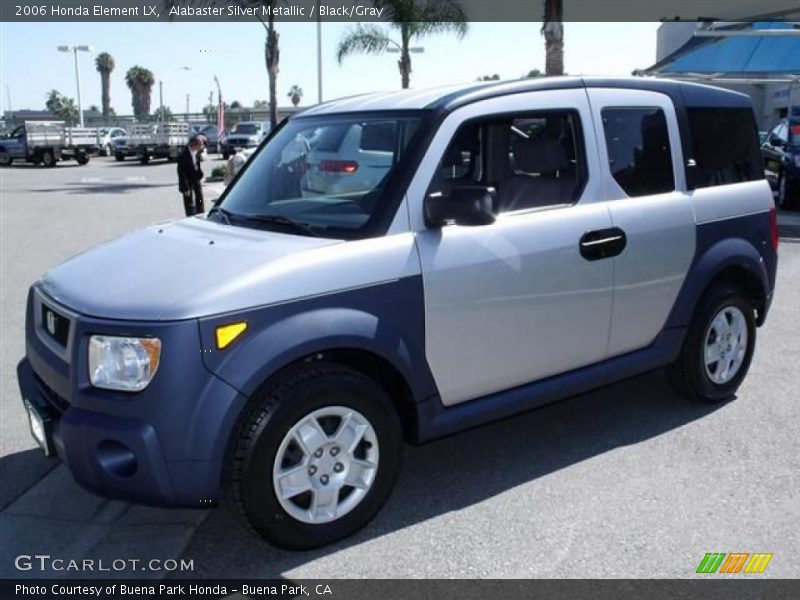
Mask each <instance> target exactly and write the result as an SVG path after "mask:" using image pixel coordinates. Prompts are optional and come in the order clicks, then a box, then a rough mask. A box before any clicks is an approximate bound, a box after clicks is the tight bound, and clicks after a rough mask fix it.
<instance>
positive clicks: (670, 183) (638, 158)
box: [602, 108, 675, 197]
mask: <svg viewBox="0 0 800 600" xmlns="http://www.w3.org/2000/svg"><path fill="white" fill-rule="evenodd" d="M602 116H603V131H604V132H605V138H606V148H608V166H609V169H610V170H611V175H612V176H613V177H614V180H615V181H616V182H617V183H618V184H619V186H620V187H621V188H622V189H623V190H624V191H625V193H626V194H627V195H628V196H631V197H637V196H648V195H650V194H664V193H667V192H671V191H673V190H674V189H675V178H674V177H673V173H672V151H671V149H670V145H669V131H668V130H667V120H666V117H665V116H664V111H662V110H661V109H660V108H604V109H603V111H602Z"/></svg>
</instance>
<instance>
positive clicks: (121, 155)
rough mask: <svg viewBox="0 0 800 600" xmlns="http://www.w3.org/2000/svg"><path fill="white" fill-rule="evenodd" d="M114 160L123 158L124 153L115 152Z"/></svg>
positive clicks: (118, 160)
mask: <svg viewBox="0 0 800 600" xmlns="http://www.w3.org/2000/svg"><path fill="white" fill-rule="evenodd" d="M114 160H116V161H117V162H122V161H123V160H125V155H124V154H120V153H119V152H117V153H116V154H115V155H114Z"/></svg>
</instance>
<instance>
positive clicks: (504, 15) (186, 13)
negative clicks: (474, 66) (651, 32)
mask: <svg viewBox="0 0 800 600" xmlns="http://www.w3.org/2000/svg"><path fill="white" fill-rule="evenodd" d="M441 1H443V0H416V3H417V4H418V6H419V7H421V9H422V10H423V12H424V7H425V6H426V5H427V4H428V3H437V2H441ZM448 2H450V3H451V4H452V5H454V6H456V7H457V9H460V10H457V11H456V12H453V13H452V14H453V15H455V17H454V20H460V18H462V17H466V20H468V21H483V22H489V21H495V22H507V21H508V22H510V21H531V22H533V21H536V22H538V21H542V19H543V12H544V8H543V6H544V2H543V0H448ZM563 9H564V14H563V17H562V19H561V20H563V21H660V20H674V19H680V20H687V21H696V20H720V21H736V20H748V21H752V20H773V19H781V20H798V19H800V2H798V0H760V1H759V2H753V1H752V0H564V2H563ZM389 10H390V9H389V8H387V7H386V5H385V4H384V3H382V2H380V0H376V1H373V0H280V1H278V0H39V1H34V0H3V1H2V2H0V21H6V22H22V21H27V22H37V21H40V22H45V21H65V22H66V21H98V22H102V21H131V22H133V21H139V22H147V21H170V20H172V21H187V22H192V21H220V22H221V21H251V20H256V19H260V20H265V21H266V20H268V19H269V18H270V17H272V18H274V19H275V20H276V21H297V22H303V21H308V22H315V21H317V20H321V21H323V22H325V21H345V22H347V21H352V22H380V21H386V20H388V19H389V18H390V17H389ZM441 18H442V17H441V11H437V20H441ZM423 20H424V19H423Z"/></svg>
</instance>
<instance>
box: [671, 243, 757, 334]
mask: <svg viewBox="0 0 800 600" xmlns="http://www.w3.org/2000/svg"><path fill="white" fill-rule="evenodd" d="M721 283H727V284H730V285H733V286H736V287H739V288H740V289H742V291H743V292H744V293H745V294H746V295H747V297H748V298H749V299H750V300H751V301H752V302H753V306H754V307H755V309H756V323H757V324H758V325H761V324H762V323H763V322H764V318H765V317H766V311H767V308H768V306H769V297H770V284H769V276H768V274H767V269H766V267H765V265H764V261H763V259H762V258H761V255H760V254H759V252H758V250H756V248H755V247H753V245H752V243H750V242H749V241H748V240H745V239H742V238H727V239H724V240H721V241H719V242H717V243H716V244H714V245H712V246H710V247H709V248H708V249H707V250H706V251H705V252H703V253H702V254H701V255H700V256H699V257H697V258H696V259H695V261H694V262H693V263H692V266H691V268H690V270H689V273H688V275H687V277H686V280H685V281H684V284H683V287H682V288H681V291H680V293H679V294H678V298H677V300H676V302H675V305H674V306H673V309H672V312H671V313H670V316H669V318H668V320H667V327H686V326H687V325H688V324H689V322H690V320H691V318H692V316H693V315H694V312H695V310H696V308H697V306H698V304H699V303H700V300H701V299H702V298H703V296H704V295H705V294H706V293H707V292H708V291H709V290H710V289H712V288H713V287H715V286H717V285H719V284H721Z"/></svg>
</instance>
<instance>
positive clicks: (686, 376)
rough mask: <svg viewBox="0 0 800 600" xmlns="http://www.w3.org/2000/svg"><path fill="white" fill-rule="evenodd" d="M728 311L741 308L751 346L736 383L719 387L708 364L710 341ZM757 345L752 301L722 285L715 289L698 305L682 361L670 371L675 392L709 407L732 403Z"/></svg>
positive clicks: (734, 379) (673, 365)
mask: <svg viewBox="0 0 800 600" xmlns="http://www.w3.org/2000/svg"><path fill="white" fill-rule="evenodd" d="M727 307H733V308H738V309H739V310H740V311H741V312H742V314H743V315H744V318H745V322H746V328H747V346H746V349H745V353H744V357H743V359H742V362H741V365H740V366H739V368H738V371H736V374H735V375H734V376H733V378H732V379H730V380H729V381H727V382H725V383H716V382H714V381H713V380H712V379H711V378H710V377H709V375H708V373H707V370H706V365H705V360H704V350H705V344H706V338H707V335H708V331H709V328H710V327H711V324H712V321H713V320H714V318H715V317H716V316H717V315H718V313H719V312H720V311H722V310H723V309H725V308H727ZM755 344H756V321H755V310H754V308H753V304H752V302H751V300H749V299H748V297H747V296H746V295H744V294H743V293H742V291H741V290H739V289H737V288H735V287H732V286H730V285H726V284H721V285H718V286H716V287H714V288H711V289H710V290H709V291H708V292H706V294H705V295H704V296H703V298H702V299H701V300H700V303H699V304H698V306H697V308H696V310H695V313H694V316H693V318H692V321H691V323H690V324H689V329H688V331H687V332H686V339H685V340H684V342H683V348H682V349H681V353H680V356H679V357H678V360H676V361H675V363H673V364H672V365H671V367H670V369H669V371H670V373H669V375H670V377H669V379H670V382H671V383H672V384H673V386H674V388H675V390H676V391H677V392H678V393H679V394H681V395H682V396H685V397H687V398H690V399H692V400H700V401H703V402H708V403H716V402H721V401H723V400H728V399H730V398H731V397H733V395H734V394H735V393H736V390H737V389H738V388H739V385H741V383H742V381H743V380H744V378H745V376H746V375H747V370H748V369H749V368H750V361H751V360H752V358H753V350H754V349H755Z"/></svg>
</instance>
